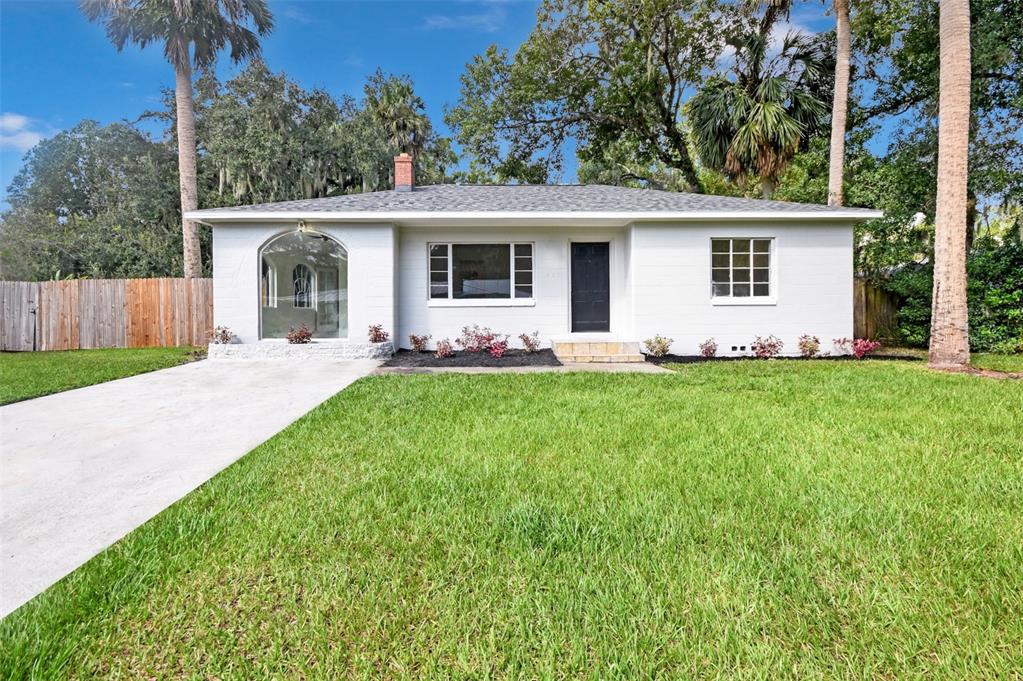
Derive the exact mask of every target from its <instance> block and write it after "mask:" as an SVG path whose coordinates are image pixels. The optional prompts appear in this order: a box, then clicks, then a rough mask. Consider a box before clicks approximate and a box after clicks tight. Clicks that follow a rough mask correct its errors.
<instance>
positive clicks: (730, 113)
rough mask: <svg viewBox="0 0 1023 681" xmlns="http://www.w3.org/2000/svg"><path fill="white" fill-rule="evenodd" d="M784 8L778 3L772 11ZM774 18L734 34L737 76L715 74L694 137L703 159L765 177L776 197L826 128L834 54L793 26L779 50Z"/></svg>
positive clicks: (701, 100) (733, 176) (696, 115)
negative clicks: (799, 156) (796, 161)
mask: <svg viewBox="0 0 1023 681" xmlns="http://www.w3.org/2000/svg"><path fill="white" fill-rule="evenodd" d="M778 6H781V7H782V8H784V3H778V4H777V5H776V4H772V5H770V6H769V10H772V9H773V10H777V9H778ZM768 16H771V17H772V18H771V21H766V20H765V21H762V22H761V24H760V27H759V28H758V29H756V30H752V31H749V32H747V33H745V34H741V35H738V36H733V37H730V38H728V39H727V41H726V42H727V43H728V44H729V45H730V46H731V47H732V48H734V49H735V56H734V61H733V65H732V67H731V69H730V70H731V71H732V74H731V76H732V77H731V78H729V77H728V76H714V77H712V78H710V79H708V80H707V82H706V83H705V84H704V86H703V87H702V88H701V89H700V91H699V92H698V93H697V94H696V95H695V96H694V97H693V98H692V100H690V102H689V105H688V112H689V120H690V125H691V133H690V135H691V139H692V141H693V146H694V147H695V148H696V151H697V154H698V155H699V158H700V161H701V162H702V163H703V164H704V165H705V166H707V167H709V168H711V169H712V170H717V171H719V172H723V173H724V174H725V175H726V176H727V177H728V178H729V179H730V180H733V181H734V182H736V183H737V184H740V185H745V184H746V183H747V180H749V179H751V178H752V179H758V180H759V181H760V187H761V193H762V194H763V197H764V198H765V199H769V198H771V194H772V193H773V192H774V188H775V187H776V186H777V184H778V177H779V176H780V175H781V174H782V172H783V171H784V170H785V167H786V166H787V165H788V163H789V161H791V160H792V157H793V156H794V155H795V154H796V152H797V151H798V150H799V149H801V148H803V147H805V145H806V143H807V142H808V140H809V139H810V138H811V137H812V136H813V135H814V134H815V133H816V132H818V131H819V130H822V129H823V126H824V121H825V118H826V115H827V105H826V104H825V103H824V101H822V97H823V96H824V92H825V91H826V89H827V87H826V85H827V83H826V81H827V78H826V73H827V69H826V67H825V64H826V61H827V59H826V57H825V55H824V52H823V50H822V49H821V48H822V44H821V42H820V40H819V39H817V38H814V37H809V36H804V35H800V34H796V33H792V32H790V33H789V34H788V35H786V37H785V39H784V40H783V41H782V45H781V50H780V52H778V54H776V55H774V56H771V55H770V53H769V47H770V43H771V29H772V27H773V22H774V20H775V18H774V17H776V16H777V17H781V16H782V15H781V14H780V13H776V14H771V13H770V12H769V13H768Z"/></svg>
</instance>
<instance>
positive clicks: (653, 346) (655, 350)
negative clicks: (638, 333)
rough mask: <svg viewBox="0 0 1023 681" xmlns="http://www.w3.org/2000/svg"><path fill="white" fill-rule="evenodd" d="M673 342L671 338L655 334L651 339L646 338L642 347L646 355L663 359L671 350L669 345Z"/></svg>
mask: <svg viewBox="0 0 1023 681" xmlns="http://www.w3.org/2000/svg"><path fill="white" fill-rule="evenodd" d="M673 342H675V341H674V339H672V338H665V337H664V336H662V335H660V334H657V335H656V336H654V337H653V338H647V339H646V340H645V341H643V345H645V346H646V351H647V354H650V355H653V356H654V357H664V356H665V355H667V354H668V351H669V350H671V344H672V343H673Z"/></svg>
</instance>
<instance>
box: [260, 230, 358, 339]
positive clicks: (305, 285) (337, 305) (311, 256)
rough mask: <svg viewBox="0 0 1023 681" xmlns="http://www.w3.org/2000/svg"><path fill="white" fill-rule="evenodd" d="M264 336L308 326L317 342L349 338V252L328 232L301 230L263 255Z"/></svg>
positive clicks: (277, 241)
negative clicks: (319, 232)
mask: <svg viewBox="0 0 1023 681" xmlns="http://www.w3.org/2000/svg"><path fill="white" fill-rule="evenodd" d="M260 275H261V276H260V327H259V332H260V337H261V338H285V337H286V336H287V334H288V331H289V330H291V329H293V328H294V329H297V328H299V327H300V326H302V325H303V324H304V325H305V326H308V327H309V329H310V330H311V331H312V332H313V338H345V337H347V336H348V253H347V251H345V249H344V248H343V247H342V246H341V244H339V243H338V242H336V241H334V240H333V239H331V238H330V237H328V236H326V235H325V234H317V233H316V232H307V231H296V232H288V233H287V234H282V235H280V236H278V237H276V238H274V239H272V240H271V241H269V242H268V243H267V244H266V245H265V246H263V249H262V250H261V251H260Z"/></svg>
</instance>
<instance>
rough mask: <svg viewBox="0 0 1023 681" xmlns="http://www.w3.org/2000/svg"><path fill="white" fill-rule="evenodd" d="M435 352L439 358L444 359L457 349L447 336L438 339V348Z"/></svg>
mask: <svg viewBox="0 0 1023 681" xmlns="http://www.w3.org/2000/svg"><path fill="white" fill-rule="evenodd" d="M433 354H434V355H435V356H436V357H437V358H438V359H444V358H445V357H450V356H451V355H453V354H455V349H454V348H453V347H451V341H449V340H448V339H447V338H445V339H444V340H439V341H437V350H436V351H435V352H434V353H433Z"/></svg>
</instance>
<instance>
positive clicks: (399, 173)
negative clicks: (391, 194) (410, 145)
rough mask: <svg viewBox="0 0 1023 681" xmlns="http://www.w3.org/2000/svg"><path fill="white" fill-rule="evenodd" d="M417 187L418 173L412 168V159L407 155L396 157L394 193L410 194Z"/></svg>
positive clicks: (402, 154)
mask: <svg viewBox="0 0 1023 681" xmlns="http://www.w3.org/2000/svg"><path fill="white" fill-rule="evenodd" d="M415 185H416V171H415V169H414V168H413V167H412V157H411V156H409V155H408V154H406V153H401V154H398V155H397V156H395V157H394V191H396V192H410V191H412V188H413V187H414V186H415Z"/></svg>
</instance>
